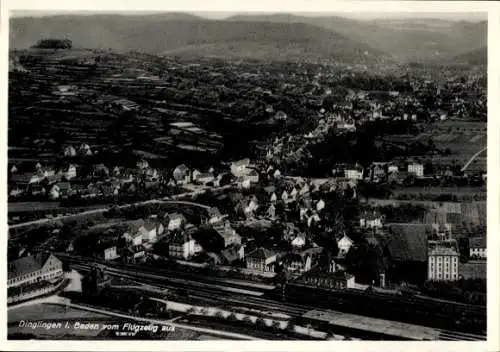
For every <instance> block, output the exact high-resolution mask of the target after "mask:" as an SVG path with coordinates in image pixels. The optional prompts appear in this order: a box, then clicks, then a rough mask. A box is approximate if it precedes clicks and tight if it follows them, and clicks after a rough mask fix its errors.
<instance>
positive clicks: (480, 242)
mask: <svg viewBox="0 0 500 352" xmlns="http://www.w3.org/2000/svg"><path fill="white" fill-rule="evenodd" d="M469 258H470V259H486V237H484V236H483V237H471V238H469Z"/></svg>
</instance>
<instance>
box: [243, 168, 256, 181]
mask: <svg viewBox="0 0 500 352" xmlns="http://www.w3.org/2000/svg"><path fill="white" fill-rule="evenodd" d="M245 179H246V180H248V181H250V183H258V182H259V173H258V172H257V171H256V170H250V171H249V172H248V174H247V175H246V176H245Z"/></svg>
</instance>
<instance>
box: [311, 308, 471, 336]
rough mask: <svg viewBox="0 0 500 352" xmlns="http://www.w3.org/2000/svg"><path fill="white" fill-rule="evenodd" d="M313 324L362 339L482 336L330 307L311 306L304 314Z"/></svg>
mask: <svg viewBox="0 0 500 352" xmlns="http://www.w3.org/2000/svg"><path fill="white" fill-rule="evenodd" d="M302 319H303V320H304V321H305V322H307V323H309V324H311V325H321V327H322V328H326V329H331V330H335V331H338V333H342V334H346V335H351V336H361V338H362V339H377V338H379V339H382V338H383V339H393V340H413V341H426V340H433V341H434V340H456V339H461V340H479V339H480V336H477V335H469V334H460V333H456V334H455V333H452V332H445V331H443V330H441V329H435V328H430V327H426V326H421V325H414V324H407V323H402V322H397V321H391V320H384V319H376V318H371V317H365V316H361V315H354V314H348V313H342V312H336V311H329V310H311V311H308V312H307V313H305V314H304V315H303V316H302Z"/></svg>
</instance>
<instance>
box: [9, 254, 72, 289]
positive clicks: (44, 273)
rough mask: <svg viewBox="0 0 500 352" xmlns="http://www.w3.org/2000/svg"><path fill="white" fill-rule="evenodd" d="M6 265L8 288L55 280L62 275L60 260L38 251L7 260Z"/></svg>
mask: <svg viewBox="0 0 500 352" xmlns="http://www.w3.org/2000/svg"><path fill="white" fill-rule="evenodd" d="M8 267H9V269H8V277H7V287H8V288H11V287H15V286H21V285H30V284H35V283H38V282H40V281H50V282H52V281H57V280H59V279H62V278H63V276H64V274H63V264H62V262H61V261H60V260H59V259H58V258H57V257H55V256H54V255H53V254H49V253H38V254H36V255H30V256H27V257H23V258H20V259H16V260H14V261H11V262H9V264H8Z"/></svg>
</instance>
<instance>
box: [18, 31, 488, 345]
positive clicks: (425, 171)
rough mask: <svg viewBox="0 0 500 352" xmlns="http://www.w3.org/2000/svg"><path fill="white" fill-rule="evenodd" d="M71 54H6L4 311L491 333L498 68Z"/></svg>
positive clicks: (381, 333)
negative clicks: (489, 189)
mask: <svg viewBox="0 0 500 352" xmlns="http://www.w3.org/2000/svg"><path fill="white" fill-rule="evenodd" d="M59 44H60V45H59ZM54 45H55V46H56V47H57V50H55V49H52V48H54ZM71 45H72V43H71V41H69V40H67V39H65V40H62V39H61V41H59V40H56V39H54V41H53V42H52V41H49V40H46V41H40V42H39V43H38V45H37V46H36V47H33V48H31V49H28V50H24V51H11V53H10V57H9V59H10V72H9V150H8V185H9V187H8V192H9V204H8V221H9V242H8V246H9V248H8V257H9V270H8V303H9V305H16V304H19V303H21V302H26V301H28V300H31V299H33V298H35V297H54V293H57V292H59V294H58V295H57V299H56V301H58V302H62V301H64V302H66V303H65V304H66V305H68V303H67V302H72V303H71V304H75V307H76V305H81V306H84V307H94V308H93V309H99V311H110V312H115V313H113V314H115V315H118V314H122V315H123V314H127V315H128V316H130V318H129V319H130V320H131V321H133V320H134V317H154V318H157V319H165V321H168V322H171V323H173V322H175V323H179V324H183V325H182V326H187V325H196V326H197V327H202V328H206V329H207V330H208V329H209V328H211V329H214V330H221V331H225V330H228V331H231V332H234V334H235V336H232V337H233V338H237V339H238V338H239V337H238V336H239V335H238V334H244V335H249V336H254V337H258V338H264V339H291V340H297V339H310V340H324V339H334V340H347V339H354V340H356V339H357V340H370V339H377V340H379V339H395V340H484V339H485V336H486V181H487V174H486V166H487V162H486V160H487V159H486V138H487V123H486V121H487V117H486V105H487V104H486V95H487V94H486V77H487V73H486V67H485V65H453V64H449V65H448V66H436V67H432V66H425V67H419V66H415V67H405V68H404V69H403V68H400V67H398V66H395V65H390V64H380V63H377V64H376V66H374V64H372V63H362V64H352V65H343V64H337V63H332V62H296V63H294V62H279V61H270V62H264V63H263V62H261V61H253V60H243V59H227V60H220V59H217V58H203V59H198V58H197V59H196V60H189V59H181V58H173V57H164V56H154V55H149V54H143V53H138V52H134V53H126V54H125V53H118V52H113V51H111V50H108V51H106V50H101V51H99V50H90V49H78V48H72V47H71ZM74 286H76V287H79V289H77V290H76V291H78V294H76V293H75V292H73V291H71V290H72V289H71V288H73V287H74ZM68 288H70V290H68ZM70 291H71V292H70ZM313 297H314V298H317V299H311V298H313ZM51 299H52V298H51ZM9 314H10V313H9ZM429 316H432V317H433V318H432V319H429ZM110 319H111V318H110ZM173 333H174V332H172V334H173ZM138 334H139V335H140V333H138ZM207 334H208V332H207ZM137 336H138V335H137ZM229 337H231V336H229Z"/></svg>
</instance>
